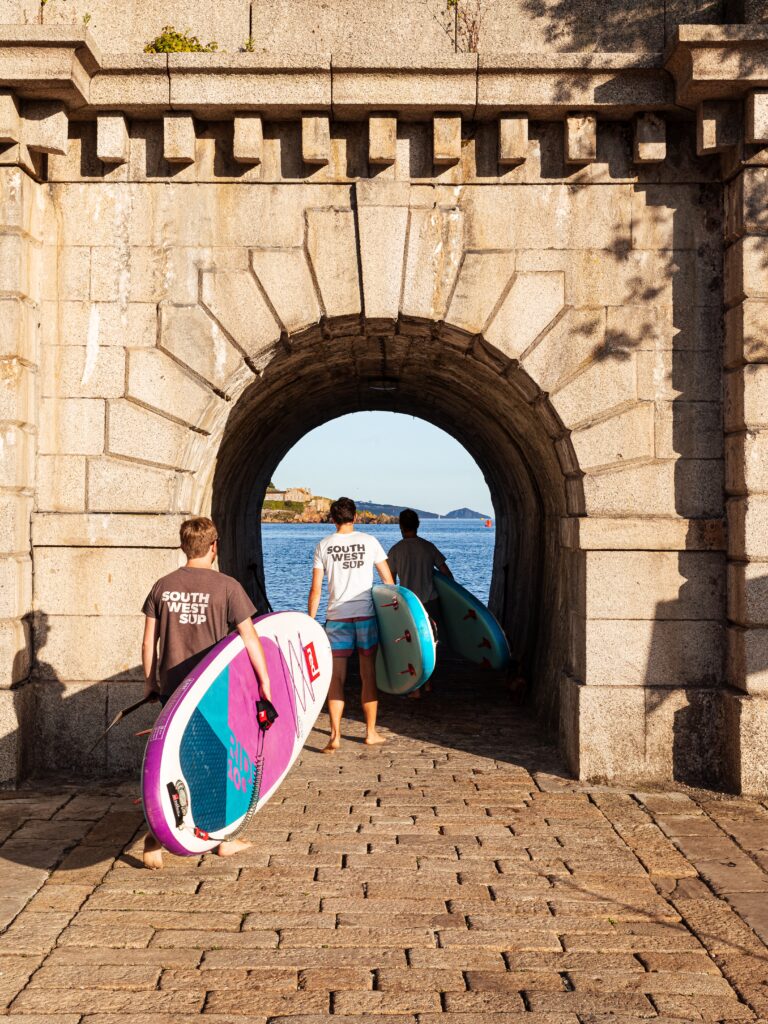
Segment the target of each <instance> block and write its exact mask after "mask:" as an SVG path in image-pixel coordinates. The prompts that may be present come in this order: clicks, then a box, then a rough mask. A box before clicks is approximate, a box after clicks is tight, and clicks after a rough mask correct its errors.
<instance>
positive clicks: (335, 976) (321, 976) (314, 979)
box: [298, 967, 408, 992]
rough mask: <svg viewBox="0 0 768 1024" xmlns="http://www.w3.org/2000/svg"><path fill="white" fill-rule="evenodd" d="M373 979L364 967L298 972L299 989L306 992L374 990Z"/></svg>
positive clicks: (371, 974) (315, 968) (312, 969)
mask: <svg viewBox="0 0 768 1024" xmlns="http://www.w3.org/2000/svg"><path fill="white" fill-rule="evenodd" d="M387 970H388V968H387ZM393 970H395V969H394V968H393ZM402 973H408V972H402ZM373 979H374V972H373V971H369V970H367V969H366V968H364V967H338V968H328V967H310V968H307V970H303V971H302V970H300V971H298V988H299V989H301V990H302V991H306V992H312V991H315V990H317V991H323V992H331V991H333V992H340V991H341V990H342V989H350V990H352V991H359V990H361V989H362V990H365V989H370V988H373Z"/></svg>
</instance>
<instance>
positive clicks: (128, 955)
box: [46, 946, 201, 974]
mask: <svg viewBox="0 0 768 1024" xmlns="http://www.w3.org/2000/svg"><path fill="white" fill-rule="evenodd" d="M200 957H201V953H200V950H197V949H163V948H160V947H152V948H151V949H115V948H111V947H108V946H107V947H102V948H98V947H93V946H91V947H87V946H56V948H55V949H53V950H52V951H51V953H50V956H49V957H48V958H47V959H46V966H50V967H78V968H79V969H80V970H81V971H82V972H83V973H84V974H87V972H88V968H90V967H106V966H115V967H146V966H150V967H153V968H155V967H156V968H157V969H158V971H159V970H162V969H166V970H169V969H173V968H174V967H187V968H192V967H196V966H197V964H198V963H199V962H200Z"/></svg>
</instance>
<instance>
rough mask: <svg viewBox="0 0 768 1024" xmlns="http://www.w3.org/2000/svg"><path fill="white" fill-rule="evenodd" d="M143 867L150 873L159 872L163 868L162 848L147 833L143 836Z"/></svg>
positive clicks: (149, 833)
mask: <svg viewBox="0 0 768 1024" xmlns="http://www.w3.org/2000/svg"><path fill="white" fill-rule="evenodd" d="M143 859H144V867H145V868H149V870H150V871H159V870H160V868H161V867H162V866H163V848H162V846H161V845H160V843H158V841H157V840H156V839H155V837H154V836H153V835H152V833H151V832H147V834H146V836H144V858H143Z"/></svg>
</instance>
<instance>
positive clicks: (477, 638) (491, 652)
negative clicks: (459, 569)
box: [434, 572, 510, 669]
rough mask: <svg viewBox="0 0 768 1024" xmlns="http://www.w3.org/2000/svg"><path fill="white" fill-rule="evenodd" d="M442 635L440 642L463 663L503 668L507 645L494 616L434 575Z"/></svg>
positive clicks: (463, 591)
mask: <svg viewBox="0 0 768 1024" xmlns="http://www.w3.org/2000/svg"><path fill="white" fill-rule="evenodd" d="M434 580H435V586H436V587H437V594H438V597H439V598H440V616H441V619H442V628H443V631H444V633H442V634H441V639H444V640H446V641H447V642H448V645H449V646H450V647H451V648H452V649H453V650H454V651H456V653H457V654H460V655H461V656H462V657H463V658H466V659H467V661H471V662H473V663H474V664H475V665H480V666H481V667H483V668H495V669H502V668H506V667H507V665H508V664H509V659H510V654H509V644H508V643H507V638H506V636H505V635H504V630H503V629H502V628H501V626H500V625H499V624H498V622H497V621H496V619H495V618H494V616H493V615H492V614H491V612H490V611H488V609H487V608H486V607H485V605H484V604H483V602H482V601H479V600H478V599H477V598H476V597H475V595H474V594H472V593H470V592H469V591H468V590H467V589H466V587H462V585H461V584H460V583H457V582H456V580H452V579H450V577H448V576H446V575H445V574H444V573H441V572H435V574H434Z"/></svg>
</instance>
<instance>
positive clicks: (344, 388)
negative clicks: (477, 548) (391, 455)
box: [0, 0, 768, 795]
mask: <svg viewBox="0 0 768 1024" xmlns="http://www.w3.org/2000/svg"><path fill="white" fill-rule="evenodd" d="M190 12H193V13H190ZM2 14H3V18H4V19H5V20H6V21H9V22H11V23H12V24H6V25H3V26H0V135H1V137H2V146H3V149H2V153H1V154H0V248H1V249H2V256H1V259H0V266H2V274H1V275H0V304H1V305H2V314H3V315H2V319H1V320H0V325H1V328H2V329H1V330H0V442H1V444H0V505H1V507H2V521H3V523H4V524H5V529H4V530H3V531H2V537H1V542H2V545H3V549H2V550H3V553H2V557H1V560H0V651H1V652H2V665H3V666H4V676H3V686H2V688H0V723H1V724H2V743H0V769H1V774H2V779H3V780H5V781H7V782H13V781H15V780H17V779H18V778H19V777H21V776H22V775H24V774H29V773H30V772H35V771H37V772H43V771H45V772H55V771H71V770H76V771H77V772H78V773H79V774H84V773H94V774H102V773H104V772H105V771H109V772H114V771H118V770H124V769H128V768H133V767H135V765H136V764H137V763H138V761H139V760H140V756H141V742H140V741H137V740H135V739H134V738H133V736H132V735H131V733H132V731H133V730H128V731H127V732H125V733H123V734H121V735H118V734H117V730H114V731H113V733H111V734H110V737H109V739H108V742H107V743H104V744H102V745H101V746H99V747H97V748H95V749H94V748H93V741H94V738H95V737H96V736H97V735H98V734H99V732H100V731H101V730H102V729H103V728H104V726H105V725H106V723H107V721H108V720H109V719H110V718H111V717H112V716H113V715H114V713H115V711H116V710H117V709H118V708H121V707H124V706H125V705H127V704H129V703H131V701H132V700H135V699H136V697H137V696H138V695H140V693H141V691H142V673H141V668H140V665H139V658H138V646H139V638H140V630H141V615H140V608H141V605H142V601H143V599H144V596H145V594H146V591H147V589H148V586H149V584H150V583H151V582H152V581H153V580H154V579H156V578H157V577H158V576H161V575H163V574H164V573H167V572H169V571H170V570H171V569H174V568H175V567H176V566H177V564H178V558H179V554H178V548H177V541H178V526H179V523H180V521H181V520H182V518H183V517H185V516H187V515H189V514H191V513H193V514H196V513H212V514H213V516H214V518H215V519H216V521H217V525H218V527H219V533H220V559H221V566H222V568H223V569H224V570H225V571H227V572H230V573H232V574H233V575H235V576H237V577H238V578H239V579H240V580H241V581H242V583H243V585H244V586H246V587H247V588H248V589H249V591H250V592H251V594H252V596H253V597H254V599H255V600H256V601H257V603H259V605H260V607H262V608H263V607H264V606H265V604H264V598H263V597H262V596H261V591H260V585H263V580H262V579H261V577H260V576H259V573H260V571H261V570H260V568H259V567H260V566H262V563H263V559H262V558H261V531H260V519H261V510H262V506H263V502H264V496H265V492H266V489H267V485H268V484H269V482H270V479H271V476H270V474H271V473H273V472H274V471H275V468H276V466H277V465H278V464H279V462H280V459H281V458H282V456H283V454H284V453H285V452H286V451H288V450H289V449H290V448H291V447H292V446H293V445H294V444H295V443H296V442H297V441H298V440H299V439H300V438H301V437H302V436H304V434H306V433H307V432H308V431H309V430H311V429H314V428H315V427H317V426H318V425H320V424H322V423H323V422H326V421H328V420H330V419H332V418H335V417H338V416H342V415H344V414H347V413H351V412H354V411H358V410H365V409H380V410H397V411H399V412H402V413H407V414H412V415H416V416H422V417H424V418H426V419H429V420H430V421H431V422H433V423H434V424H436V425H437V426H439V427H442V428H443V429H445V430H446V431H448V432H449V433H451V434H452V435H453V436H454V437H455V438H456V439H457V440H459V441H460V442H461V443H462V444H463V445H464V446H465V447H466V448H467V449H468V451H469V452H470V453H471V454H472V456H473V457H474V458H475V460H476V461H477V463H478V464H479V466H480V468H481V469H482V471H483V473H484V474H485V477H486V479H487V481H488V485H489V488H490V490H491V494H492V497H493V504H494V519H495V522H496V536H495V543H496V548H495V555H494V570H493V580H492V585H491V597H490V602H491V606H492V609H493V610H494V611H495V613H496V614H497V616H498V618H499V620H500V621H501V623H502V625H503V627H504V629H505V631H506V633H507V635H508V637H509V641H510V644H511V648H512V651H513V655H514V657H515V658H516V659H517V661H518V662H519V664H520V665H521V667H522V670H523V672H524V674H525V676H526V677H527V678H528V679H529V681H530V689H531V695H532V701H533V704H534V705H535V707H536V709H537V711H538V713H539V714H540V716H541V718H542V720H543V721H545V722H547V723H548V724H549V726H550V728H552V729H553V730H557V731H558V733H559V737H560V746H561V749H562V751H563V754H564V756H565V758H566V759H567V763H568V765H569V766H570V768H571V770H572V771H573V773H574V774H576V775H577V776H579V777H580V778H583V779H589V780H597V781H600V780H623V781H626V782H632V783H635V782H647V783H650V784H657V783H664V782H667V781H669V780H672V779H674V780H678V781H684V782H690V783H694V784H696V783H705V784H710V785H718V786H723V787H727V788H730V789H732V790H737V791H744V792H751V793H759V794H762V795H766V794H768V758H766V756H765V752H766V750H768V597H767V596H766V595H767V594H768V399H767V398H766V396H768V233H767V232H768V228H767V224H768V220H767V218H766V208H767V202H766V200H767V198H768V177H767V175H768V47H766V38H768V27H767V25H766V21H768V12H767V10H766V3H765V0H740V2H732V0H722V2H720V0H718V2H713V0H685V2H677V3H666V2H664V0H613V2H612V3H610V4H598V3H592V4H590V3H577V2H575V0H574V2H568V3H567V2H565V0H553V2H551V3H540V2H534V0H509V2H506V3H500V2H497V0H423V2H419V3H414V2H413V0H388V2H387V3H383V2H382V3H371V2H370V0H344V2H343V3H342V2H340V0H339V2H338V3H325V4H320V3H317V2H316V0H291V2H290V3H285V2H283V0H260V3H259V4H258V6H257V4H256V3H255V0H219V2H217V3H215V4H213V3H209V4H202V3H196V4H190V3H189V2H187V0H184V2H182V0H166V2H165V3H163V4H156V5H154V6H153V5H148V4H146V3H139V2H138V0H124V2H122V3H119V4H116V3H114V2H113V0H67V2H66V3H63V2H58V0H57V2H50V3H44V4H41V3H37V2H34V3H33V2H30V0H4V3H3V5H2ZM27 22H29V24H27ZM190 22H192V23H191V24H190ZM85 23H87V25H86V24H85ZM169 23H170V24H175V25H176V26H177V27H178V28H181V29H184V28H187V27H189V28H190V31H191V32H192V33H193V34H195V35H197V36H199V37H200V38H201V39H202V40H203V41H204V42H208V41H209V40H210V41H213V40H215V41H216V42H217V43H218V50H217V51H216V52H207V53H196V52H182V53H145V52H143V51H144V46H145V44H146V43H147V41H148V40H149V39H151V38H152V37H153V36H154V35H156V34H158V33H160V32H161V30H162V27H163V25H168V24H169ZM251 25H253V26H258V38H257V39H256V40H255V41H254V40H253V39H252V38H250V37H251ZM254 45H255V47H256V48H257V51H256V52H242V51H243V50H244V49H247V50H252V49H253V48H254ZM343 454H344V453H343V452H333V453H329V458H331V457H333V458H335V459H343ZM408 454H409V453H407V452H404V453H403V457H404V458H407V457H408ZM287 493H288V492H286V494H287ZM149 720H150V719H149V718H148V719H147V722H149ZM137 728H141V726H137ZM506 742H507V741H506V740H505V739H503V738H500V739H499V749H498V756H499V757H500V758H507V759H509V758H512V757H514V755H515V752H514V751H513V750H510V749H507V748H505V743H506Z"/></svg>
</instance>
